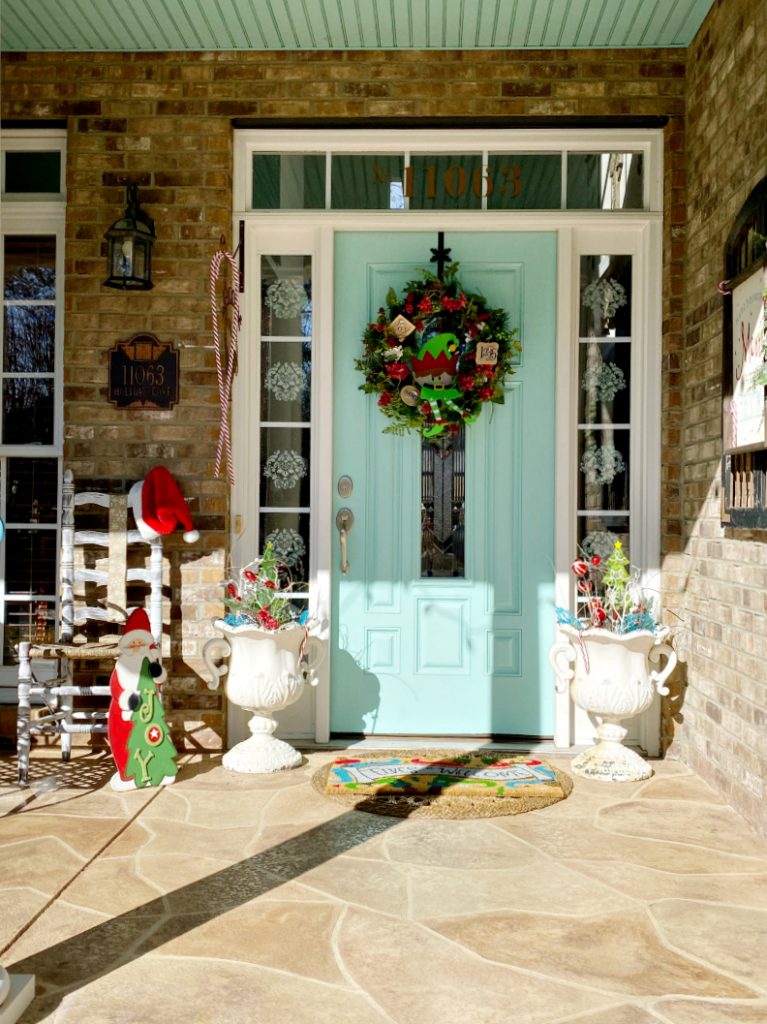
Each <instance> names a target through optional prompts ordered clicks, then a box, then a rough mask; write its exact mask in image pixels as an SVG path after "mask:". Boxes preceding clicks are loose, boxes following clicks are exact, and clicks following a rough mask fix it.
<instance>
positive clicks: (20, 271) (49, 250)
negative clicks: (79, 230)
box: [3, 235, 56, 299]
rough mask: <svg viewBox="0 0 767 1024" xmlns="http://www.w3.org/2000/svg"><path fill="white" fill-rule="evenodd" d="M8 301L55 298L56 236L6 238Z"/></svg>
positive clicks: (4, 287)
mask: <svg viewBox="0 0 767 1024" xmlns="http://www.w3.org/2000/svg"><path fill="white" fill-rule="evenodd" d="M4 251H5V272H4V273H5V280H4V282H3V295H4V296H5V298H6V299H54V298H55V297H56V238H55V237H54V236H53V235H6V236H5V239H4Z"/></svg>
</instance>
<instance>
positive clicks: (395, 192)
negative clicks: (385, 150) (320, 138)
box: [330, 154, 405, 210]
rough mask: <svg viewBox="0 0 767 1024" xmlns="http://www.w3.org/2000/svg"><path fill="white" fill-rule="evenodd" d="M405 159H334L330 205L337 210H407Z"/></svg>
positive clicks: (369, 157) (341, 156)
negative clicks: (405, 198) (405, 200)
mask: <svg viewBox="0 0 767 1024" xmlns="http://www.w3.org/2000/svg"><path fill="white" fill-rule="evenodd" d="M404 167H405V160H404V157H403V156H401V155H396V156H391V155H388V156H354V155H346V154H336V155H335V156H333V158H332V168H331V176H330V181H331V185H330V190H331V191H330V205H331V207H332V208H333V209H334V210H402V209H404V205H405V203H404V181H405V179H404V173H405V172H404Z"/></svg>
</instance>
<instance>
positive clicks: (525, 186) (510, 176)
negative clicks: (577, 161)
mask: <svg viewBox="0 0 767 1024" xmlns="http://www.w3.org/2000/svg"><path fill="white" fill-rule="evenodd" d="M485 177H486V181H485V185H484V190H485V192H486V194H487V208H488V210H558V209H560V207H561V206H562V156H561V154H560V153H530V154H518V153H514V154H509V153H491V154H490V155H489V157H488V165H487V173H486V176H485Z"/></svg>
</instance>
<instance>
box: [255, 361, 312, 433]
mask: <svg viewBox="0 0 767 1024" xmlns="http://www.w3.org/2000/svg"><path fill="white" fill-rule="evenodd" d="M311 391H312V347H311V345H310V344H309V342H306V341H304V342H295V341H267V342H264V343H263V344H262V345H261V419H262V420H267V421H268V420H271V421H281V422H283V423H285V422H294V423H300V422H308V420H309V419H310V417H311Z"/></svg>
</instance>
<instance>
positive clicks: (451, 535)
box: [421, 433, 466, 577]
mask: <svg viewBox="0 0 767 1024" xmlns="http://www.w3.org/2000/svg"><path fill="white" fill-rule="evenodd" d="M465 498H466V494H465V448H464V435H463V434H462V433H461V434H457V435H456V436H455V437H451V438H450V439H449V440H448V439H446V440H445V441H443V442H440V443H438V444H435V443H433V442H430V441H427V440H426V439H424V440H422V442H421V576H424V577H429V576H451V577H452V576H463V575H464V530H465V524H464V508H465Z"/></svg>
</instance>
